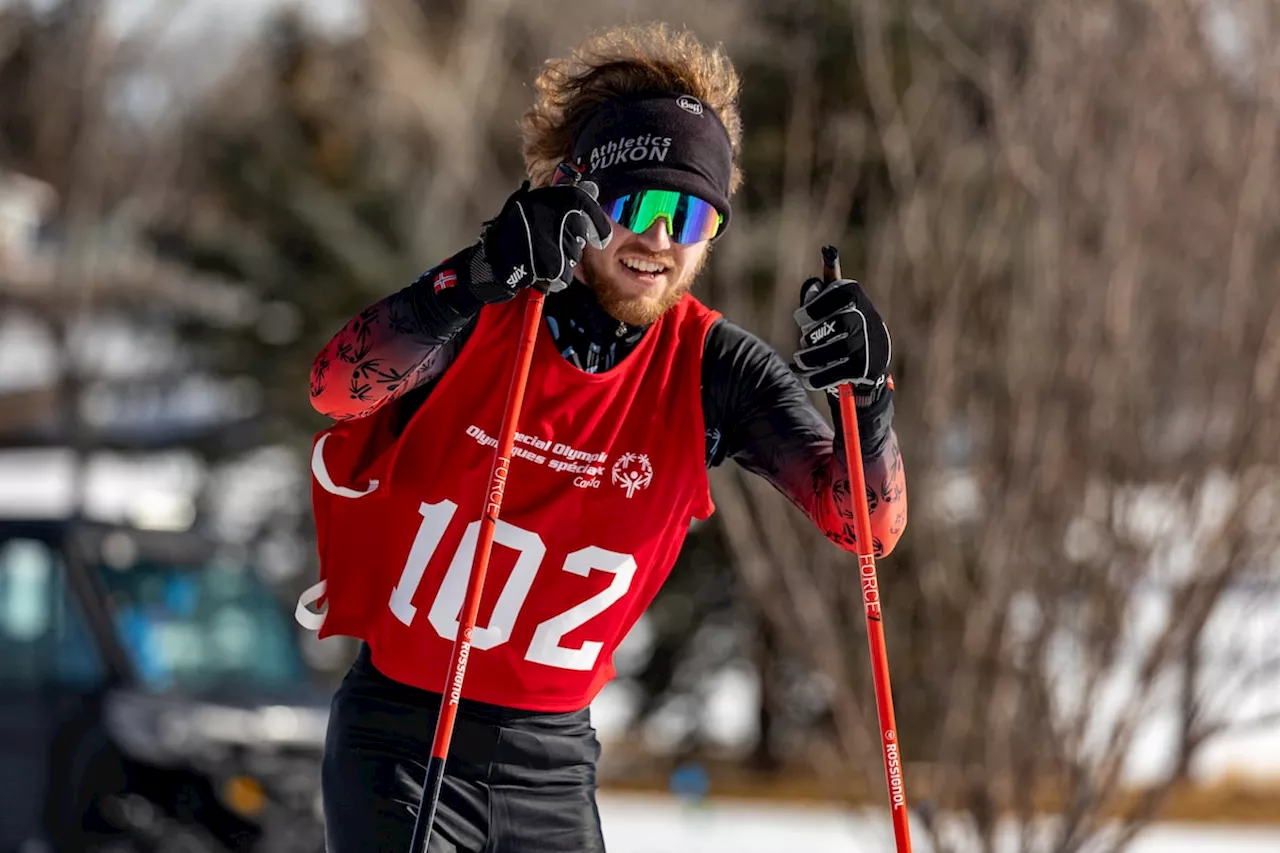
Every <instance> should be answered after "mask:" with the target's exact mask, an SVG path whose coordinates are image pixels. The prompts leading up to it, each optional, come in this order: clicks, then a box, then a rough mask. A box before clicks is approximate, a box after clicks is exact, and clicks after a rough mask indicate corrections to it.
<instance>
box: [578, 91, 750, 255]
mask: <svg viewBox="0 0 1280 853" xmlns="http://www.w3.org/2000/svg"><path fill="white" fill-rule="evenodd" d="M572 159H573V161H574V162H575V163H578V164H580V165H581V166H582V167H583V168H584V169H585V170H586V177H587V178H589V179H590V180H593V181H595V182H596V183H597V184H598V185H599V186H600V200H601V202H602V203H605V204H607V203H609V202H612V201H615V200H617V199H620V198H622V197H623V196H626V195H629V194H634V193H641V192H644V191H645V190H672V191H675V192H679V193H687V194H689V195H692V196H695V197H696V198H699V199H702V200H703V201H705V202H706V203H707V204H709V205H711V207H713V208H714V209H715V211H716V212H717V213H719V214H720V216H721V217H722V219H723V221H722V222H721V225H720V228H719V233H723V232H724V228H725V226H727V225H728V222H729V213H730V209H729V182H730V180H731V178H732V175H733V149H732V146H731V145H730V143H729V134H728V132H727V131H726V130H725V129H724V125H723V124H722V123H721V122H720V117H719V116H717V115H716V114H715V111H714V110H712V109H711V108H709V107H707V106H706V105H705V104H703V103H702V102H701V101H699V100H698V99H697V98H694V97H692V96H690V95H687V94H683V93H678V92H663V93H650V94H647V95H637V96H630V97H626V98H619V99H616V100H612V101H608V102H605V103H603V104H600V105H598V106H596V107H595V108H594V110H593V111H592V112H591V113H590V114H589V115H588V116H587V119H586V121H584V122H583V124H582V127H581V128H580V129H579V131H578V135H577V136H576V137H575V138H574V143H573V157H572Z"/></svg>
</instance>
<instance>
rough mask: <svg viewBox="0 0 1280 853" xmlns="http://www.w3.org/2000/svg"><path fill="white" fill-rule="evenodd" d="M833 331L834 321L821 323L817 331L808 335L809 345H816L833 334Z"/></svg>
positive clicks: (834, 327)
mask: <svg viewBox="0 0 1280 853" xmlns="http://www.w3.org/2000/svg"><path fill="white" fill-rule="evenodd" d="M835 330H836V321H835V320H828V321H827V322H825V323H823V324H822V325H821V326H819V327H818V328H817V329H815V330H814V331H813V332H811V333H810V334H809V341H810V342H811V343H815V344H816V343H817V342H818V341H820V340H822V339H823V338H825V337H826V336H827V335H830V334H832V333H833V332H835Z"/></svg>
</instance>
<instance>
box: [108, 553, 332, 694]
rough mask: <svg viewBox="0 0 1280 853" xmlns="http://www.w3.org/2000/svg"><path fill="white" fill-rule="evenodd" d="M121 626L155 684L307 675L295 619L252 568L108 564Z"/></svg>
mask: <svg viewBox="0 0 1280 853" xmlns="http://www.w3.org/2000/svg"><path fill="white" fill-rule="evenodd" d="M101 572H102V581H103V585H104V586H105V588H106V590H107V593H108V598H107V604H108V607H109V608H110V610H111V613H112V617H113V620H114V621H115V624H116V629H117V632H118V634H119V636H120V639H121V641H122V642H123V644H124V646H125V648H126V650H127V652H128V653H129V655H130V657H131V658H132V660H133V663H134V665H135V667H136V669H137V671H138V673H139V675H140V676H141V677H142V680H143V682H144V683H145V684H146V685H147V686H148V687H149V688H150V689H152V690H187V691H202V690H210V689H217V688H221V687H250V686H257V687H268V688H270V687H285V686H289V685H296V684H297V683H299V682H301V681H304V680H306V678H307V671H306V667H305V664H304V663H303V661H302V658H301V655H300V653H299V651H298V649H297V645H296V636H295V634H294V631H293V626H292V623H291V622H290V621H289V620H288V619H287V617H286V614H284V613H283V612H282V611H281V609H280V606H279V604H278V602H277V601H276V600H275V598H274V596H273V595H272V594H271V592H270V590H269V589H267V587H266V586H265V585H263V583H262V582H261V581H259V580H258V579H257V578H256V576H255V575H254V574H253V573H252V571H251V570H249V569H248V568H247V567H244V566H228V565H207V566H179V565H168V564H158V563H149V562H145V561H144V562H139V563H135V564H132V565H129V566H128V567H127V568H122V569H118V568H112V567H110V566H103V567H102V569H101Z"/></svg>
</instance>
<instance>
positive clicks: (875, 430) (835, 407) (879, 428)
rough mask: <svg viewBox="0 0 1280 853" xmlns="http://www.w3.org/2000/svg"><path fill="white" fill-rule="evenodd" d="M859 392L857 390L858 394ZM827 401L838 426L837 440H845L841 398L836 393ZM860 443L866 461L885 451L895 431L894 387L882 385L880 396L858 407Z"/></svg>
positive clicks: (833, 421) (877, 456) (870, 460)
mask: <svg viewBox="0 0 1280 853" xmlns="http://www.w3.org/2000/svg"><path fill="white" fill-rule="evenodd" d="M856 394H857V392H855V396H856ZM827 402H828V403H829V404H830V407H831V420H832V423H834V424H835V427H836V439H837V441H840V440H843V434H844V433H843V430H842V429H841V421H840V400H839V397H837V396H836V395H835V394H831V395H828V397H827ZM856 411H857V419H858V443H859V444H860V445H861V447H860V450H861V451H862V459H863V461H864V462H873V461H875V460H876V459H879V458H880V456H881V454H883V453H884V448H885V445H886V444H888V442H889V436H890V434H892V432H893V389H892V388H891V387H889V386H881V389H880V392H879V397H878V398H877V399H876V400H875V401H874V402H873V403H870V404H869V405H867V406H865V407H864V406H862V405H859V406H858V407H857V410H856Z"/></svg>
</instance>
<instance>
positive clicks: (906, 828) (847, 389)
mask: <svg viewBox="0 0 1280 853" xmlns="http://www.w3.org/2000/svg"><path fill="white" fill-rule="evenodd" d="M838 278H840V254H839V252H838V251H837V250H836V247H835V246H824V247H823V248H822V280H823V281H826V282H832V281H835V280H836V279H838ZM839 393H840V425H841V427H842V428H843V430H844V453H845V462H846V464H847V466H848V468H849V503H850V505H851V508H852V510H853V520H854V524H855V525H856V526H855V528H854V532H855V533H856V534H857V536H858V574H859V576H860V579H861V581H862V607H863V613H864V615H865V616H866V619H867V645H868V647H869V648H870V651H871V677H872V680H873V682H874V684H875V691H876V711H877V715H878V717H879V719H880V745H881V748H882V749H883V751H884V774H885V783H886V784H887V785H888V788H889V811H890V814H891V815H892V816H893V839H894V843H895V846H896V848H897V853H911V824H910V822H909V821H908V820H907V789H906V786H905V785H904V784H903V781H902V748H901V746H900V745H899V742H898V724H897V722H896V721H895V720H894V717H893V689H892V688H891V687H890V685H889V652H888V649H887V647H886V646H885V642H884V625H883V624H882V623H881V621H880V581H879V579H878V578H877V576H876V556H875V543H874V541H873V540H872V534H871V511H870V510H869V509H868V507H867V478H866V473H865V472H864V471H863V469H862V444H861V440H860V438H859V436H858V414H857V410H856V409H855V408H854V403H853V386H852V385H850V384H849V383H848V382H845V383H843V384H841V385H840V388H839Z"/></svg>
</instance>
